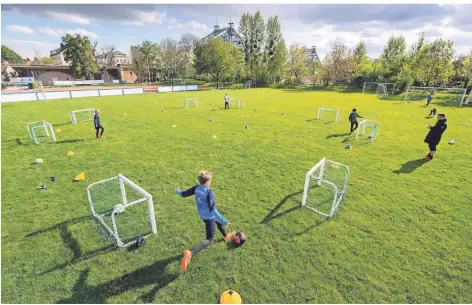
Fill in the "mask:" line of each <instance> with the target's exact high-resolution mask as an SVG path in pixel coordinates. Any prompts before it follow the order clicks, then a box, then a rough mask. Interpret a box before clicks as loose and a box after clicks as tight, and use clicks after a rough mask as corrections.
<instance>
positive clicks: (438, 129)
mask: <svg viewBox="0 0 472 305" xmlns="http://www.w3.org/2000/svg"><path fill="white" fill-rule="evenodd" d="M426 127H428V128H429V129H430V131H429V132H428V134H427V135H426V138H425V139H424V142H425V143H427V144H428V147H429V154H427V155H426V156H425V158H426V159H427V160H429V161H431V160H433V157H434V154H435V153H436V146H437V145H438V144H439V142H440V141H441V136H442V134H443V133H444V131H446V129H447V119H446V115H445V114H438V121H437V123H436V124H435V125H434V126H430V125H426Z"/></svg>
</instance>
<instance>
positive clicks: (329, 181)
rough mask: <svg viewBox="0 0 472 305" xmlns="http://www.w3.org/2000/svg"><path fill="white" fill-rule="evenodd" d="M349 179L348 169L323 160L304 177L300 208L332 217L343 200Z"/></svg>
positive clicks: (343, 165)
mask: <svg viewBox="0 0 472 305" xmlns="http://www.w3.org/2000/svg"><path fill="white" fill-rule="evenodd" d="M348 179H349V167H348V166H347V165H345V164H341V163H338V162H334V161H331V160H327V159H326V158H323V159H322V160H321V161H320V162H318V164H316V165H315V166H314V167H313V168H312V169H310V171H309V172H308V173H307V174H306V177H305V186H304V188H303V199H302V203H301V206H302V207H307V208H309V209H310V210H312V211H314V212H316V213H318V214H320V215H323V216H325V217H328V218H331V217H333V216H334V215H335V214H336V212H337V210H338V207H339V204H340V202H341V200H342V199H343V198H344V195H345V193H346V189H347V181H348Z"/></svg>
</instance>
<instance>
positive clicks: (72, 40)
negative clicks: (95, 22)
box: [61, 34, 99, 79]
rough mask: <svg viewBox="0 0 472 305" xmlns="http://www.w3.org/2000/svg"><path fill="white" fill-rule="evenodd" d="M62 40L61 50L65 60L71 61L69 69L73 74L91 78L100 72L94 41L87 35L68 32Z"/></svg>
mask: <svg viewBox="0 0 472 305" xmlns="http://www.w3.org/2000/svg"><path fill="white" fill-rule="evenodd" d="M61 40H62V42H61V50H62V51H63V53H64V58H65V60H66V61H70V63H71V64H70V67H69V69H70V72H71V73H72V74H73V75H76V76H80V77H85V79H91V78H93V77H94V76H95V75H96V74H98V73H99V69H98V66H97V63H96V62H95V57H94V53H93V47H92V43H91V42H90V40H89V39H88V37H87V36H83V37H82V36H80V35H79V34H75V36H72V35H70V34H67V35H66V36H65V37H62V38H61Z"/></svg>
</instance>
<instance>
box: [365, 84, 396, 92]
mask: <svg viewBox="0 0 472 305" xmlns="http://www.w3.org/2000/svg"><path fill="white" fill-rule="evenodd" d="M379 85H382V86H383V87H385V91H386V95H389V94H395V92H396V88H397V83H383V82H364V84H363V85H362V93H373V92H374V90H375V92H376V93H377V90H378V87H379Z"/></svg>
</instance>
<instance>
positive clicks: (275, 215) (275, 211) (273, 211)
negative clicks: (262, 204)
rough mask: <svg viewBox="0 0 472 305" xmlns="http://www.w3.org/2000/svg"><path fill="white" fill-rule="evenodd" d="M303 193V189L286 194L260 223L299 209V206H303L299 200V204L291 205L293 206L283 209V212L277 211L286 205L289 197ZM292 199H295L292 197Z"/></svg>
mask: <svg viewBox="0 0 472 305" xmlns="http://www.w3.org/2000/svg"><path fill="white" fill-rule="evenodd" d="M302 193H303V190H301V191H298V192H296V193H292V194H290V195H287V196H285V198H284V199H282V200H281V201H280V202H279V204H277V205H276V206H275V207H274V208H273V209H272V210H271V211H270V212H269V214H267V216H266V217H264V219H262V220H261V222H260V223H261V224H266V223H268V222H269V221H271V220H273V219H276V218H279V217H281V216H283V215H285V214H288V213H290V212H293V211H295V210H298V209H299V208H301V204H302V203H301V202H300V201H298V200H297V203H299V204H298V205H297V206H294V207H291V208H290V209H288V210H285V211H283V212H281V213H278V214H276V213H277V211H278V210H280V209H281V208H282V207H283V206H284V204H285V203H286V202H287V201H288V200H289V199H291V198H292V197H294V196H297V195H300V194H302ZM292 200H293V199H292Z"/></svg>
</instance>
